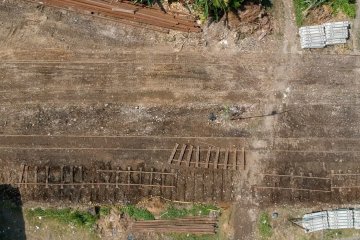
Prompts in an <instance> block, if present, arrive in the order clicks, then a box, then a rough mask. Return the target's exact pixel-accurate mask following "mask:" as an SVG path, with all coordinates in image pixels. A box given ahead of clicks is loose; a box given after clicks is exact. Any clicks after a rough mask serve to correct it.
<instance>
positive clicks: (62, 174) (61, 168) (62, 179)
mask: <svg viewBox="0 0 360 240" xmlns="http://www.w3.org/2000/svg"><path fill="white" fill-rule="evenodd" d="M60 182H61V185H60V189H64V185H63V184H64V166H61V167H60Z"/></svg>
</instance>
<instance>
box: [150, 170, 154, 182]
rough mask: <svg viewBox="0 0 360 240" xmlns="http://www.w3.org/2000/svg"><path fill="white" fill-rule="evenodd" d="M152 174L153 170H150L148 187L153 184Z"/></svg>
mask: <svg viewBox="0 0 360 240" xmlns="http://www.w3.org/2000/svg"><path fill="white" fill-rule="evenodd" d="M153 172H154V168H151V170H150V185H152V184H153Z"/></svg>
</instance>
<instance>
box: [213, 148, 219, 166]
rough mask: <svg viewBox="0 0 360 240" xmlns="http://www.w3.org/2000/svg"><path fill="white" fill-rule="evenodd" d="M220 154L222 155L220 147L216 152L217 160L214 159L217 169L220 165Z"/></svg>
mask: <svg viewBox="0 0 360 240" xmlns="http://www.w3.org/2000/svg"><path fill="white" fill-rule="evenodd" d="M219 156H220V148H217V149H216V154H215V160H214V169H217V167H218V163H219Z"/></svg>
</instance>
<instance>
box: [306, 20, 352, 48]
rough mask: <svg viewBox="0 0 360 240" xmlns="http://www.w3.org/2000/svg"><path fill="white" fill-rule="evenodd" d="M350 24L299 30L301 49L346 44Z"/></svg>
mask: <svg viewBox="0 0 360 240" xmlns="http://www.w3.org/2000/svg"><path fill="white" fill-rule="evenodd" d="M349 27H350V23H349V22H347V21H345V22H333V23H325V24H323V25H315V26H306V27H301V28H300V29H299V34H300V43H301V48H323V47H325V46H326V45H333V44H342V43H346V40H347V39H348V38H349Z"/></svg>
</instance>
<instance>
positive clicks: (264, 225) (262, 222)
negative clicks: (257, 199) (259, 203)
mask: <svg viewBox="0 0 360 240" xmlns="http://www.w3.org/2000/svg"><path fill="white" fill-rule="evenodd" d="M258 227H259V232H260V236H261V238H262V239H268V238H270V237H271V235H272V228H271V225H270V217H269V214H267V213H266V212H263V213H261V215H260V219H259V225H258Z"/></svg>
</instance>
